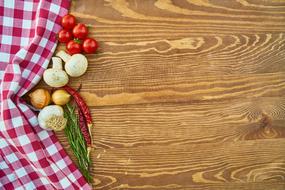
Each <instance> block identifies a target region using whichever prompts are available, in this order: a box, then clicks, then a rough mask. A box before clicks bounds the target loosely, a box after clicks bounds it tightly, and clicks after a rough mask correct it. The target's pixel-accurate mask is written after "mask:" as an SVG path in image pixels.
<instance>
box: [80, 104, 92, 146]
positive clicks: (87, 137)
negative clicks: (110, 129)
mask: <svg viewBox="0 0 285 190" xmlns="http://www.w3.org/2000/svg"><path fill="white" fill-rule="evenodd" d="M78 116H79V126H80V129H81V133H82V135H83V136H84V139H85V141H86V144H87V146H88V147H90V146H91V137H90V135H89V131H88V127H87V126H86V121H85V118H84V115H83V113H82V111H81V110H80V109H78Z"/></svg>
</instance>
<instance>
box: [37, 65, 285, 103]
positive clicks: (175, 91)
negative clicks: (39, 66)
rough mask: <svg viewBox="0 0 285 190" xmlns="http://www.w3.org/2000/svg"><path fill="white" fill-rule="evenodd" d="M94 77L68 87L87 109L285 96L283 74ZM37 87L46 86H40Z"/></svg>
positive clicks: (90, 75)
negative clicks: (77, 89)
mask: <svg viewBox="0 0 285 190" xmlns="http://www.w3.org/2000/svg"><path fill="white" fill-rule="evenodd" d="M123 71H124V69H123V68H122V72H123ZM145 72H147V71H145ZM126 74H127V73H126ZM130 75H131V74H130ZM201 75H202V74H201ZM94 76H96V75H93V74H92V73H89V74H88V75H85V76H83V77H82V79H81V80H74V81H72V83H71V86H73V87H74V88H77V87H78V86H79V85H80V84H82V85H83V88H82V90H81V94H82V96H83V97H84V99H85V100H86V102H87V104H88V105H89V106H107V105H125V104H141V103H158V102H161V103H162V102H199V101H220V100H230V99H238V98H240V97H245V98H251V97H267V96H270V97H279V96H284V94H285V73H284V72H281V73H268V74H252V75H226V76H225V75H223V76H203V77H192V76H191V75H183V74H176V75H173V77H170V76H168V75H167V74H165V75H160V76H157V75H153V76H154V77H153V78H152V79H147V78H140V77H139V76H133V78H125V77H127V75H126V76H123V77H121V76H120V75H117V76H116V75H115V74H114V75H112V76H113V77H114V79H113V80H112V79H108V80H102V78H100V77H97V76H96V77H94ZM105 77H106V76H105ZM130 77H132V76H130ZM110 78H112V77H110ZM39 86H45V84H43V82H42V84H41V85H39Z"/></svg>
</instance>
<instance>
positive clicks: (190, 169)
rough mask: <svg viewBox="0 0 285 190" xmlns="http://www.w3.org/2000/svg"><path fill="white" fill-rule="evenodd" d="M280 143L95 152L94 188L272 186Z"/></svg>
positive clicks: (277, 178)
mask: <svg viewBox="0 0 285 190" xmlns="http://www.w3.org/2000/svg"><path fill="white" fill-rule="evenodd" d="M284 142H285V141H284V139H280V140H276V139H274V140H258V141H246V142H234V143H211V144H195V145H182V146H181V145H179V146H159V145H158V146H146V147H140V148H137V147H135V148H116V149H108V150H104V149H103V150H99V149H97V150H96V152H95V156H94V157H93V158H95V159H94V163H96V170H94V172H95V176H97V179H98V181H97V183H98V184H96V185H95V186H94V187H95V188H97V189H100V188H101V187H102V189H111V188H114V187H117V186H119V187H120V186H122V187H124V184H127V187H128V186H139V187H140V186H141V187H140V188H139V189H148V187H147V186H148V185H150V186H158V187H157V189H159V187H162V188H163V187H164V186H168V185H178V186H181V187H184V186H185V187H187V186H191V185H208V184H210V185H211V184H218V187H219V186H220V187H223V186H225V187H227V186H228V185H227V184H228V183H235V184H236V183H237V184H239V183H242V184H244V183H246V182H264V183H265V184H266V182H267V183H268V182H271V185H272V186H271V187H274V185H273V184H275V183H277V184H278V183H284V177H285V175H284V170H285V164H284V155H285V152H284ZM93 155H94V154H93ZM245 155H246V156H245ZM110 179H112V180H110ZM99 181H100V183H99ZM121 184H123V185H121ZM144 186H146V187H144ZM283 186H284V184H283ZM277 187H278V185H277ZM122 189H124V188H122ZM263 189H264V188H263Z"/></svg>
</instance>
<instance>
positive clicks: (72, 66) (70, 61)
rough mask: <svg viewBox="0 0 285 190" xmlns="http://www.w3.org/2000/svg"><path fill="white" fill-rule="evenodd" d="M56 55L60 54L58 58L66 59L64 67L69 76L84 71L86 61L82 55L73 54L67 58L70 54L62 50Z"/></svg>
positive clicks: (81, 73)
mask: <svg viewBox="0 0 285 190" xmlns="http://www.w3.org/2000/svg"><path fill="white" fill-rule="evenodd" d="M58 54H59V53H58ZM58 56H60V58H61V59H63V60H67V61H66V62H65V66H64V69H65V71H66V72H67V74H68V75H69V76H71V77H80V76H82V75H83V74H84V73H85V72H86V70H87V66H88V61H87V58H86V57H85V56H84V55H82V54H74V55H72V56H71V57H70V58H69V57H68V56H70V55H68V54H67V53H66V52H64V51H61V52H60V54H59V55H58Z"/></svg>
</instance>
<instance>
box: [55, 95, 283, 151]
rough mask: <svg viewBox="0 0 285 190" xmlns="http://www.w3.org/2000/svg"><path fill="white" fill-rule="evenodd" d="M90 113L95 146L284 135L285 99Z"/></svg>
mask: <svg viewBox="0 0 285 190" xmlns="http://www.w3.org/2000/svg"><path fill="white" fill-rule="evenodd" d="M91 112H92V116H93V118H94V124H95V127H94V128H93V131H92V133H93V139H94V140H93V142H94V143H95V145H96V148H105V149H109V148H121V147H139V146H149V145H158V144H159V145H179V144H181V145H183V144H193V143H195V144H197V143H209V142H232V141H244V140H255V139H274V138H284V137H285V99H280V98H268V97H266V98H258V99H256V98H253V99H247V100H243V101H242V102H241V101H240V100H235V101H233V100H227V101H220V102H212V103H209V102H207V103H191V104H189V103H183V104H177V103H173V104H143V105H130V106H115V107H109V106H108V107H93V108H92V110H91ZM58 135H59V137H60V138H63V136H65V135H64V134H63V133H62V134H61V133H59V134H58ZM64 144H66V143H64Z"/></svg>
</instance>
